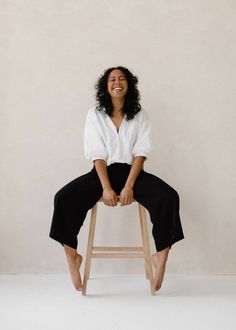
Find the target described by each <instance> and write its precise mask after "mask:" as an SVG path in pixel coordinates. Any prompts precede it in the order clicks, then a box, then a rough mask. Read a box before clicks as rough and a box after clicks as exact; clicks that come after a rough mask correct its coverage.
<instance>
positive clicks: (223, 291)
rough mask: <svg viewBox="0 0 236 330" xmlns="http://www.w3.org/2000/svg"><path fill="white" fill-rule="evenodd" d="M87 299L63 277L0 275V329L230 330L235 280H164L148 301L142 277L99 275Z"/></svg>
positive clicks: (235, 318)
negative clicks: (160, 287)
mask: <svg viewBox="0 0 236 330" xmlns="http://www.w3.org/2000/svg"><path fill="white" fill-rule="evenodd" d="M87 293H88V295H87V296H86V297H84V296H81V294H80V293H77V292H76V291H75V290H74V289H73V287H72V285H71V283H70V278H69V277H68V275H67V274H59V275H2V276H0V314H1V316H0V329H1V330H38V329H40V330H54V329H55V330H62V329H63V330H67V329H68V330H71V329H78V330H80V329H81V330H92V329H93V330H95V329H96V330H133V329H134V330H136V329H137V330H138V329H142V330H149V329H160V330H169V329H175V330H176V329H181V330H184V329H188V330H195V329H196V330H205V329H206V330H211V329H212V330H213V329H214V330H217V329H219V330H221V329H222V330H231V329H232V330H233V329H236V276H190V275H168V274H167V275H166V278H165V282H164V284H163V287H162V289H161V291H160V292H159V294H158V295H156V296H151V295H150V294H149V287H148V282H147V280H146V279H145V278H144V277H143V276H133V275H128V276H127V275H125V276H111V275H109V276H108V275H107V276H106V275H104V276H101V275H100V276H96V278H95V277H92V278H91V279H90V280H89V282H88V292H87Z"/></svg>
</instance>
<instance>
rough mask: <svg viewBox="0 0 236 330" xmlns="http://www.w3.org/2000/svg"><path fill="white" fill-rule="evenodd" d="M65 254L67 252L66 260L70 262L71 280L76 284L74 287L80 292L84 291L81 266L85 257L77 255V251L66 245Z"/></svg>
mask: <svg viewBox="0 0 236 330" xmlns="http://www.w3.org/2000/svg"><path fill="white" fill-rule="evenodd" d="M64 248H65V252H66V258H67V261H68V265H69V269H70V274H71V280H72V283H73V284H74V287H75V289H76V290H78V291H82V288H83V285H82V280H81V276H80V271H79V269H80V266H81V263H82V260H83V257H82V256H81V255H80V254H78V253H77V251H76V250H75V249H72V248H71V247H69V246H66V245H64Z"/></svg>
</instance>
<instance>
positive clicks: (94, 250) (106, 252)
mask: <svg viewBox="0 0 236 330" xmlns="http://www.w3.org/2000/svg"><path fill="white" fill-rule="evenodd" d="M102 201H103V200H102V199H100V200H99V201H98V202H97V203H96V204H95V205H94V206H93V208H92V210H91V216H90V227H89V235H88V244H87V252H86V260H85V268H84V279H83V289H82V295H86V290H87V283H88V279H89V275H90V268H91V259H92V258H143V259H144V264H145V273H146V278H147V279H148V280H149V282H150V291H151V294H152V295H155V290H154V289H153V271H152V259H151V252H150V243H149V237H148V228H147V219H146V210H145V208H144V207H143V206H142V205H141V204H140V203H137V204H138V210H139V219H140V228H141V237H142V246H136V247H133V246H94V234H95V225H96V219H97V207H98V204H99V202H102ZM114 251H115V252H114Z"/></svg>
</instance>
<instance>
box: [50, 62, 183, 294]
mask: <svg viewBox="0 0 236 330" xmlns="http://www.w3.org/2000/svg"><path fill="white" fill-rule="evenodd" d="M137 83H138V79H137V77H135V76H134V75H133V74H132V73H131V72H130V71H129V70H128V69H127V68H124V67H121V66H119V67H112V68H109V69H107V70H106V71H105V72H104V74H103V75H102V76H101V77H100V78H99V80H98V82H97V85H96V89H97V94H96V99H97V101H98V103H97V106H95V107H93V108H92V109H90V110H89V112H88V114H87V118H86V122H85V130H84V147H85V156H86V158H88V159H91V161H92V162H93V164H94V166H93V168H92V170H91V171H90V172H89V173H87V174H85V175H82V176H80V177H78V178H76V179H74V180H73V181H71V182H69V183H68V184H67V185H65V186H64V187H63V188H61V189H60V190H59V191H58V192H57V193H56V195H55V199H54V213H53V219H52V225H51V230H50V237H51V238H53V239H55V240H57V241H58V242H60V243H61V244H62V245H63V247H64V251H65V254H66V258H67V261H68V265H69V269H70V273H71V278H72V282H73V284H74V286H75V288H76V289H77V290H78V291H81V290H82V281H81V275H80V271H79V269H80V266H81V263H82V256H81V255H80V254H78V253H77V243H78V242H77V235H78V233H79V231H80V228H81V226H82V225H83V221H84V219H85V217H86V214H87V211H88V210H89V209H91V208H92V207H93V205H94V204H95V203H96V202H97V201H98V200H99V199H100V198H101V197H103V201H104V203H105V204H106V205H108V206H116V205H117V203H118V202H119V203H120V204H121V205H128V204H130V203H132V202H133V200H134V199H135V200H136V201H137V202H139V203H141V204H142V205H144V207H145V208H146V209H147V210H148V211H149V214H150V219H151V221H152V223H153V229H152V234H153V237H154V242H155V246H156V251H157V252H156V253H154V254H153V255H152V261H153V265H154V268H155V275H154V289H155V291H157V290H159V289H160V287H161V284H162V282H163V278H164V272H165V266H166V261H167V257H168V253H169V250H170V248H171V246H172V245H173V244H174V243H175V242H177V241H179V240H181V239H183V238H184V235H183V231H182V226H181V222H180V217H179V196H178V193H177V192H176V191H175V190H174V189H173V188H172V187H170V186H169V185H168V184H167V183H165V182H164V181H163V180H161V179H160V178H158V177H157V176H155V175H153V174H150V173H147V172H145V171H144V170H143V165H144V161H145V159H146V158H147V157H148V154H149V152H150V150H151V139H150V122H149V120H148V119H147V117H146V115H145V113H144V112H143V111H142V109H141V105H140V103H139V99H140V97H139V91H138V89H137Z"/></svg>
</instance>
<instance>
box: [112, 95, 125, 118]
mask: <svg viewBox="0 0 236 330" xmlns="http://www.w3.org/2000/svg"><path fill="white" fill-rule="evenodd" d="M112 105H113V109H114V110H113V112H112V114H113V116H114V115H119V114H121V113H122V109H123V106H124V99H112Z"/></svg>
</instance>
